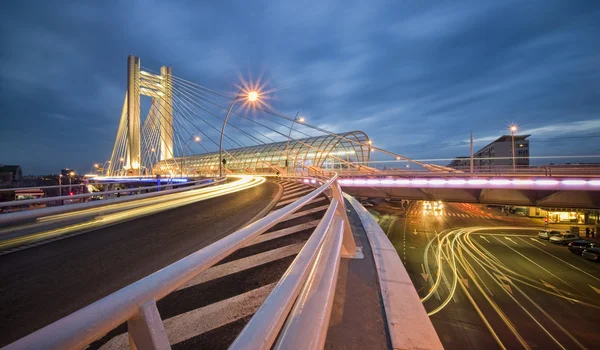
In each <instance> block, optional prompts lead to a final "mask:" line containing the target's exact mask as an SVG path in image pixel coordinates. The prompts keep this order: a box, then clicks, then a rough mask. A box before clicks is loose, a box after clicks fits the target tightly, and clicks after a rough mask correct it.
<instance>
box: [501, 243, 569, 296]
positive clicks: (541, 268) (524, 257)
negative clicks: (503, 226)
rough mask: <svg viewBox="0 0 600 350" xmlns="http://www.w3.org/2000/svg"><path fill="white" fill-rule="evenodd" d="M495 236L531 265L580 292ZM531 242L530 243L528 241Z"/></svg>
mask: <svg viewBox="0 0 600 350" xmlns="http://www.w3.org/2000/svg"><path fill="white" fill-rule="evenodd" d="M494 238H496V240H497V241H498V242H500V243H502V244H503V245H504V246H506V248H508V249H510V250H512V251H513V252H515V253H517V254H519V255H520V256H521V257H523V259H525V260H527V261H529V262H530V263H532V264H533V265H535V266H537V267H538V268H539V269H540V270H543V271H545V272H546V273H547V274H549V275H550V276H552V277H554V278H556V279H557V280H559V281H561V282H562V283H564V284H565V285H567V286H569V287H571V288H573V289H574V290H576V291H577V292H579V293H581V291H579V290H578V289H577V288H575V287H574V286H572V285H571V284H569V283H567V282H566V281H565V280H563V279H561V278H560V277H558V276H557V275H555V274H553V273H552V272H550V271H549V270H548V269H546V268H544V267H543V266H541V265H540V264H538V263H536V262H535V261H533V260H532V259H530V258H528V257H527V256H525V255H523V254H521V253H520V252H519V251H517V250H515V249H514V248H512V247H511V246H509V245H508V244H506V243H504V242H502V241H501V240H499V239H498V237H494ZM529 244H531V243H529Z"/></svg>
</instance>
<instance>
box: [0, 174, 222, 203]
mask: <svg viewBox="0 0 600 350" xmlns="http://www.w3.org/2000/svg"><path fill="white" fill-rule="evenodd" d="M215 179H217V180H219V179H220V178H215ZM217 180H214V181H217ZM210 182H213V179H202V180H196V181H189V182H167V183H164V184H161V185H155V186H139V187H131V188H125V189H120V190H110V191H102V192H89V193H79V194H74V195H68V196H56V197H44V198H35V199H24V200H14V201H8V202H0V208H4V207H12V206H20V205H29V204H39V203H48V202H56V201H64V200H72V199H82V198H83V199H85V198H89V197H97V196H105V195H113V194H118V193H127V192H141V191H148V190H155V189H160V188H167V187H178V186H185V185H188V186H189V185H194V184H199V183H210ZM61 186H62V187H67V186H69V185H61ZM73 186H74V187H84V186H85V184H82V183H81V184H75V185H73ZM45 187H46V188H49V187H59V186H45ZM35 188H41V187H22V188H15V189H4V191H15V190H23V189H35Z"/></svg>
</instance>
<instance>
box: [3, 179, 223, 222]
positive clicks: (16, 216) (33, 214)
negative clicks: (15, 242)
mask: <svg viewBox="0 0 600 350" xmlns="http://www.w3.org/2000/svg"><path fill="white" fill-rule="evenodd" d="M225 180H226V178H217V179H216V180H213V181H211V182H202V183H200V184H195V185H194V184H192V186H189V187H182V188H174V189H169V190H163V191H157V192H150V193H143V194H138V195H135V196H126V197H120V198H110V199H107V200H101V201H92V202H84V203H74V204H70V205H66V206H62V205H61V206H56V207H47V208H39V209H34V210H24V211H18V212H13V213H7V214H2V215H0V225H6V224H10V223H13V222H19V221H23V220H28V219H34V218H38V217H41V216H50V215H58V214H63V213H68V212H73V211H77V210H83V209H92V208H98V207H102V206H108V205H112V204H120V203H125V202H131V201H137V200H141V199H147V198H152V197H158V196H163V195H168V194H173V193H179V192H184V191H189V190H195V189H199V188H202V187H207V186H211V185H215V184H219V183H222V182H224V181H225ZM107 192H111V191H107ZM97 193H99V192H97ZM72 197H73V196H70V197H69V198H72ZM20 202H22V201H15V202H9V203H15V204H13V205H21V204H22V203H20Z"/></svg>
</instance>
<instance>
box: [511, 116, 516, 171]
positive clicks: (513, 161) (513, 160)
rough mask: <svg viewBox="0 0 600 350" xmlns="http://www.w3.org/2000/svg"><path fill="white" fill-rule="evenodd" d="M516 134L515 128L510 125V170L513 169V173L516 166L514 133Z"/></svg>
mask: <svg viewBox="0 0 600 350" xmlns="http://www.w3.org/2000/svg"><path fill="white" fill-rule="evenodd" d="M516 132H517V126H516V125H511V126H510V134H511V135H512V169H513V171H515V169H516V164H515V133H516Z"/></svg>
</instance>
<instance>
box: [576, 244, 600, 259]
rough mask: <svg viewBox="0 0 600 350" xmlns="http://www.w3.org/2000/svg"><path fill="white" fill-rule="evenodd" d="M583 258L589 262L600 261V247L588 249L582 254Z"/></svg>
mask: <svg viewBox="0 0 600 350" xmlns="http://www.w3.org/2000/svg"><path fill="white" fill-rule="evenodd" d="M581 256H583V257H584V258H586V259H588V260H593V261H598V260H600V247H595V248H590V249H586V250H584V251H583V253H581Z"/></svg>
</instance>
